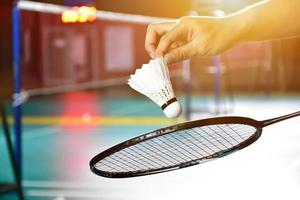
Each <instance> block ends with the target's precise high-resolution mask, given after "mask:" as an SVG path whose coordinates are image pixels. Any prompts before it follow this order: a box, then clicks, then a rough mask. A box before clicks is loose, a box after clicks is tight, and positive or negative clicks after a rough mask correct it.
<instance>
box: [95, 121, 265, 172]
mask: <svg viewBox="0 0 300 200" xmlns="http://www.w3.org/2000/svg"><path fill="white" fill-rule="evenodd" d="M227 125H228V126H230V125H231V126H232V125H238V126H243V127H247V128H251V130H250V129H249V130H250V132H251V133H249V134H248V136H247V138H245V139H242V141H240V142H239V143H237V144H235V145H231V146H229V148H223V149H221V148H220V150H218V149H217V150H216V151H215V152H213V151H212V152H213V153H210V154H208V155H206V156H199V157H194V158H191V159H185V160H183V161H181V162H180V161H178V162H175V163H174V164H173V163H172V164H169V165H168V164H167V165H166V164H165V165H162V166H160V167H148V168H147V167H144V166H143V167H141V169H133V170H128V169H127V170H126V169H125V168H124V170H123V169H121V168H122V167H119V169H118V170H110V169H108V168H109V167H108V168H107V167H102V166H104V165H107V160H108V161H109V159H110V157H112V156H114V155H116V154H117V153H119V152H121V153H122V151H125V150H127V149H129V148H135V147H136V148H137V146H138V145H140V144H142V143H145V142H148V141H153V140H154V139H159V138H161V137H168V135H171V134H173V135H174V134H177V133H179V134H182V133H183V132H184V131H187V130H194V129H197V128H199V129H200V130H201V129H203V128H211V127H215V126H216V127H218V128H220V127H221V126H227ZM262 127H263V124H262V122H260V121H256V120H254V119H251V118H246V117H216V118H209V119H202V120H196V121H190V122H185V123H180V124H176V125H172V126H168V127H165V128H161V129H157V130H155V131H151V132H148V133H146V134H143V135H140V136H137V137H134V138H132V139H129V140H127V141H125V142H122V143H119V144H117V145H115V146H113V147H111V148H109V149H107V150H105V151H103V152H101V153H99V154H98V155H96V156H95V157H93V158H92V159H91V161H90V169H91V171H92V172H94V173H95V174H97V175H99V176H103V177H109V178H128V177H136V176H144V175H151V174H156V173H162V172H166V171H171V170H176V169H181V168H185V167H189V166H193V165H196V164H200V163H204V162H207V161H210V160H213V159H216V158H221V157H223V156H226V155H229V154H231V153H233V152H236V151H238V150H240V149H243V148H245V147H247V146H249V145H251V144H252V143H253V142H255V141H256V140H257V139H258V138H259V137H260V136H261V133H262ZM217 134H218V133H217ZM218 136H221V134H218ZM221 137H222V136H221ZM227 139H228V138H227ZM225 140H226V138H225ZM203 144H204V143H203ZM202 146H203V145H202ZM177 148H178V147H177ZM179 148H180V147H179ZM200 148H201V147H200ZM201 149H202V148H201ZM176 150H178V149H176V148H174V149H172V151H176ZM153 152H154V151H152V152H151V154H152V153H153ZM148 153H149V152H148ZM126 154H127V153H126ZM158 154H159V152H158ZM137 155H138V156H140V155H141V154H136V155H135V156H137ZM141 156H142V155H141ZM145 157H147V156H145V155H144V158H145ZM118 159H119V157H118ZM120 159H121V160H122V162H123V163H124V160H123V159H122V158H120ZM105 160H106V161H105ZM114 160H115V161H114V162H112V163H111V161H109V163H108V164H110V165H111V168H114V167H113V166H114V165H116V166H121V165H122V164H120V165H119V163H118V161H117V160H116V159H114ZM176 160H177V159H176ZM127 161H128V162H129V163H130V162H132V163H133V164H134V162H137V164H134V168H136V167H135V165H140V164H141V163H140V162H139V161H138V159H137V158H134V159H131V160H126V162H127ZM152 161H153V160H152V159H150V160H148V161H147V162H152ZM143 165H145V164H143ZM131 167H132V166H131ZM120 169H121V170H120Z"/></svg>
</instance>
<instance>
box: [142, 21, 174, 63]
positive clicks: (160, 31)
mask: <svg viewBox="0 0 300 200" xmlns="http://www.w3.org/2000/svg"><path fill="white" fill-rule="evenodd" d="M176 22H177V20H174V21H168V22H161V23H153V24H150V25H149V26H148V29H147V34H146V38H145V49H146V51H147V52H148V53H149V54H150V55H151V57H152V58H154V55H155V50H156V47H157V45H158V42H159V40H160V38H161V36H162V35H164V34H165V33H166V32H167V31H169V30H170V29H171V28H172V27H173V26H174V25H175V23H176Z"/></svg>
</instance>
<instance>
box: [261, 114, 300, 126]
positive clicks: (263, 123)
mask: <svg viewBox="0 0 300 200" xmlns="http://www.w3.org/2000/svg"><path fill="white" fill-rule="evenodd" d="M298 116H300V111H298V112H294V113H291V114H288V115H284V116H281V117H276V118H273V119H267V120H264V121H261V123H262V127H266V126H269V125H271V124H274V123H277V122H280V121H283V120H286V119H290V118H293V117H298Z"/></svg>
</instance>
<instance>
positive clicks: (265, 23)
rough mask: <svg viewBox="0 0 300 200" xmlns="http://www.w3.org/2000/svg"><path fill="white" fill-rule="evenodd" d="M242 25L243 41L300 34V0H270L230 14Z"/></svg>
mask: <svg viewBox="0 0 300 200" xmlns="http://www.w3.org/2000/svg"><path fill="white" fill-rule="evenodd" d="M228 17H229V18H231V19H232V20H234V21H235V22H236V23H237V25H238V26H240V27H242V30H243V31H242V35H241V40H242V41H255V40H268V39H276V38H284V37H294V36H298V35H300V0H269V1H263V2H261V3H258V4H256V5H254V6H252V7H249V8H246V9H244V10H242V11H240V12H238V13H235V14H233V15H231V16H228Z"/></svg>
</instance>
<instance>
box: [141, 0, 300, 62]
mask: <svg viewBox="0 0 300 200" xmlns="http://www.w3.org/2000/svg"><path fill="white" fill-rule="evenodd" d="M299 10H300V0H263V1H261V2H258V3H257V4H254V5H252V6H249V7H247V8H245V9H242V10H240V11H238V12H236V13H233V14H231V15H228V16H225V17H219V18H218V17H183V18H181V19H180V20H176V21H171V22H164V23H155V24H150V25H149V27H148V30H147V34H146V40H145V48H146V50H147V51H148V53H149V54H150V56H151V57H152V58H155V57H161V56H164V59H165V61H166V62H167V63H168V64H172V63H175V62H179V61H182V60H185V59H187V58H190V57H192V56H193V55H196V54H199V55H201V56H212V55H217V54H220V53H222V52H223V51H225V50H226V49H228V48H230V47H232V46H234V45H235V44H237V43H238V42H242V41H259V40H271V39H278V38H288V37H299V36H300V23H299V17H300V12H299Z"/></svg>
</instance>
